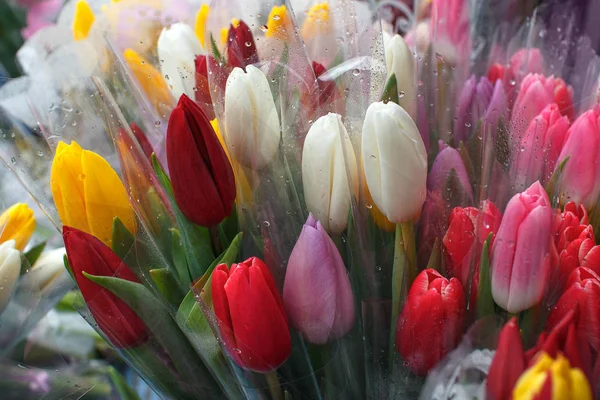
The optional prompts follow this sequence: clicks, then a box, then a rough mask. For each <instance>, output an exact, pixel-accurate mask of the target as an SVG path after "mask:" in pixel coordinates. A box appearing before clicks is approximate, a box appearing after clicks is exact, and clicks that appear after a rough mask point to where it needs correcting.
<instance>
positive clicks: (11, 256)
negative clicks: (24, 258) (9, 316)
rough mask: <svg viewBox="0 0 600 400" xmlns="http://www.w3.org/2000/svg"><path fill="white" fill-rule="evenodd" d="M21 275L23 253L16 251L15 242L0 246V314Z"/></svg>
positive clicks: (9, 241)
mask: <svg viewBox="0 0 600 400" xmlns="http://www.w3.org/2000/svg"><path fill="white" fill-rule="evenodd" d="M20 273H21V253H19V251H18V250H16V249H15V241H14V240H8V241H6V242H4V243H2V244H0V282H1V284H0V313H2V311H4V309H5V308H6V306H7V305H8V303H9V300H10V296H11V294H12V292H13V288H14V286H15V283H16V282H17V280H18V279H19V275H20Z"/></svg>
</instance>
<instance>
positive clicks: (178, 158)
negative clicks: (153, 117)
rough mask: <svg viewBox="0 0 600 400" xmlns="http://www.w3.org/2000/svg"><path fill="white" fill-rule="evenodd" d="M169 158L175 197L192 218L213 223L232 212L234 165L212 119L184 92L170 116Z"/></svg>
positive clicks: (203, 222) (203, 223) (207, 224)
mask: <svg viewBox="0 0 600 400" xmlns="http://www.w3.org/2000/svg"><path fill="white" fill-rule="evenodd" d="M167 162H168V164H169V171H170V174H171V182H172V183H173V192H174V194H175V200H176V201H177V205H178V206H179V208H180V209H181V211H182V212H183V214H184V215H185V216H186V217H187V218H188V219H189V220H190V221H192V222H194V223H196V224H198V225H202V226H212V225H217V224H218V223H220V222H221V221H223V219H225V218H226V217H227V216H228V215H229V214H231V210H232V209H233V203H234V201H235V178H234V175H233V169H232V168H231V164H230V163H229V160H228V159H227V155H226V154H225V151H224V150H223V147H221V144H220V143H219V139H218V138H217V135H216V133H215V131H214V129H213V127H212V126H211V124H210V121H209V120H208V118H207V117H206V115H205V114H204V112H202V110H201V109H200V107H199V106H198V105H197V104H196V103H194V102H193V101H192V100H190V99H189V97H187V96H186V95H185V94H183V95H182V96H181V98H180V99H179V103H178V104H177V107H175V109H173V111H172V112H171V117H170V118H169V126H168V127H167Z"/></svg>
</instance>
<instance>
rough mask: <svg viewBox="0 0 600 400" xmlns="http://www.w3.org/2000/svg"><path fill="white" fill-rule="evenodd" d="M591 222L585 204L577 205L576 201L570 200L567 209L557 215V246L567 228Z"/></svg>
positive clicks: (555, 229)
mask: <svg viewBox="0 0 600 400" xmlns="http://www.w3.org/2000/svg"><path fill="white" fill-rule="evenodd" d="M587 224H589V219H588V213H587V210H586V209H585V207H584V206H583V205H581V204H580V205H579V206H577V205H576V204H575V203H574V202H572V201H571V202H569V203H567V204H566V205H565V209H564V211H563V212H562V213H560V214H558V215H557V216H556V222H555V228H554V231H555V232H556V239H555V242H556V246H558V242H559V240H560V238H561V237H562V235H563V233H564V231H565V229H567V228H568V227H569V226H579V225H587Z"/></svg>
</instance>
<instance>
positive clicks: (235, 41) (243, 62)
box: [227, 21, 258, 70]
mask: <svg viewBox="0 0 600 400" xmlns="http://www.w3.org/2000/svg"><path fill="white" fill-rule="evenodd" d="M257 62H258V52H257V50H256V43H254V37H253V36H252V31H251V30H250V28H249V27H248V25H246V23H245V22H244V21H239V23H238V24H237V26H234V25H233V24H232V25H230V26H229V33H228V35H227V64H228V65H229V67H231V68H235V67H239V68H242V69H244V70H246V66H248V65H250V64H256V63H257Z"/></svg>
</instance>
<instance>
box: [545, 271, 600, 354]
mask: <svg viewBox="0 0 600 400" xmlns="http://www.w3.org/2000/svg"><path fill="white" fill-rule="evenodd" d="M597 276H598V275H597V274H595V273H593V271H592V273H590V272H589V271H585V270H583V271H582V270H580V268H577V269H575V270H574V271H573V272H572V273H571V275H570V276H569V279H568V282H569V286H568V287H567V289H566V290H565V291H564V293H563V294H562V296H560V298H559V299H558V302H557V303H556V305H555V306H554V308H553V309H552V311H551V312H550V315H549V316H548V321H547V325H546V328H547V329H552V328H553V327H554V326H556V325H557V324H558V323H559V322H560V321H561V320H562V319H563V317H564V315H565V314H566V313H567V312H569V311H570V310H573V309H576V308H578V309H579V311H580V312H581V315H582V318H579V321H578V323H577V331H578V334H580V335H582V336H583V337H585V338H586V339H587V341H588V342H589V344H590V346H591V347H592V348H593V349H594V350H595V351H596V352H597V351H599V350H600V280H598V279H597Z"/></svg>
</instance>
